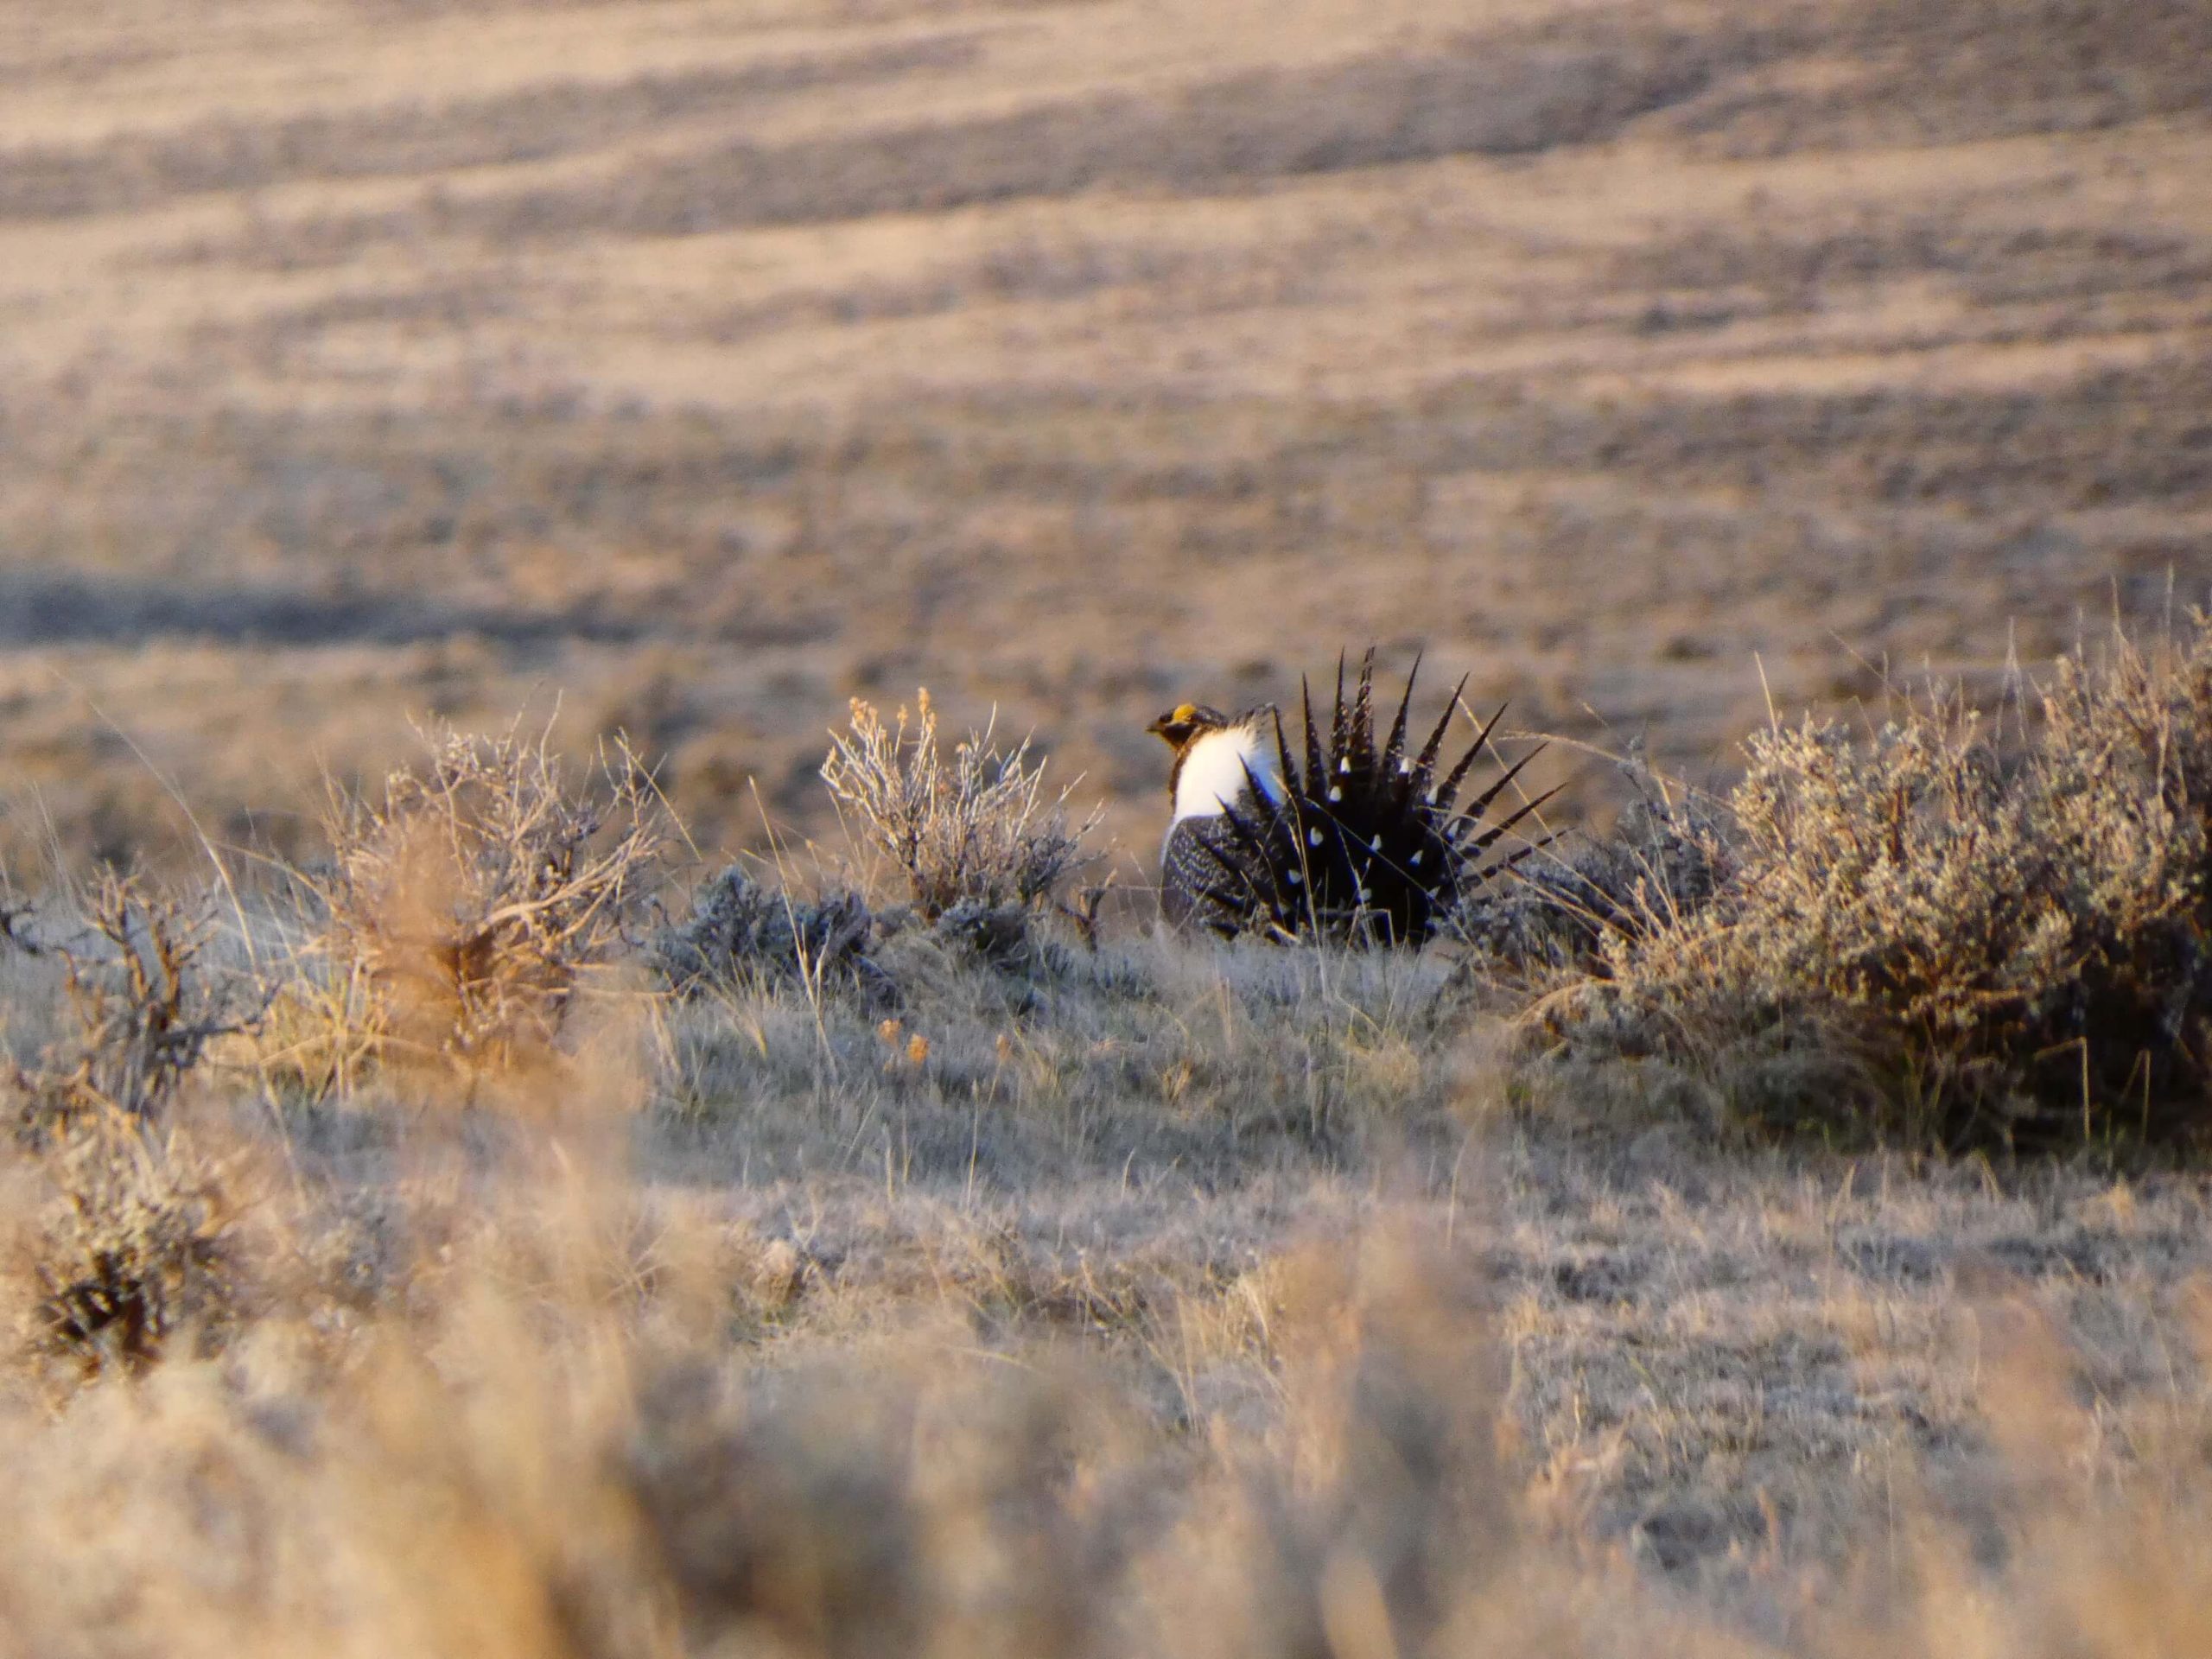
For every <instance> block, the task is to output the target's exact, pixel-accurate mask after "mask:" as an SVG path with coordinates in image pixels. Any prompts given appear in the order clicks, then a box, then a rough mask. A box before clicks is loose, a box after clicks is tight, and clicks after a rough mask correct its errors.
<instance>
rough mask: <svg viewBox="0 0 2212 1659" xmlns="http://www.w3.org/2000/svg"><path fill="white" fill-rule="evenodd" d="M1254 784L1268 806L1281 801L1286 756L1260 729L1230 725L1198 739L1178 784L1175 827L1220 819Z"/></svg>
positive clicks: (1245, 797) (1192, 744) (1249, 793)
mask: <svg viewBox="0 0 2212 1659" xmlns="http://www.w3.org/2000/svg"><path fill="white" fill-rule="evenodd" d="M1255 784H1256V785H1258V786H1259V789H1260V792H1261V793H1262V794H1263V795H1265V796H1266V797H1267V798H1268V799H1269V800H1270V801H1280V800H1281V799H1282V796H1283V784H1282V757H1281V755H1279V754H1278V753H1276V752H1275V747H1274V744H1272V743H1270V742H1268V741H1265V740H1264V739H1263V738H1262V735H1261V733H1260V729H1259V728H1258V727H1257V726H1231V727H1227V728H1224V729H1223V730H1221V731H1217V732H1208V733H1206V734H1205V735H1203V736H1201V737H1198V738H1194V739H1193V740H1192V743H1191V747H1189V748H1188V749H1187V750H1186V751H1185V753H1184V755H1183V769H1182V771H1181V772H1180V773H1179V774H1178V776H1177V778H1176V780H1175V822H1176V823H1181V822H1182V821H1183V820H1184V819H1185V818H1198V817H1218V816H1219V815H1220V813H1221V812H1222V810H1224V808H1227V807H1231V806H1235V805H1236V804H1238V803H1239V802H1241V801H1243V800H1246V799H1248V798H1249V797H1250V795H1251V792H1252V788H1253V785H1255Z"/></svg>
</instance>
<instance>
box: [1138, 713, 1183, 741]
mask: <svg viewBox="0 0 2212 1659" xmlns="http://www.w3.org/2000/svg"><path fill="white" fill-rule="evenodd" d="M1177 729H1178V728H1177V725H1176V721H1175V716H1174V715H1173V714H1165V715H1160V718H1159V719H1157V720H1155V721H1153V722H1152V724H1151V725H1149V726H1147V727H1146V728H1145V730H1147V732H1150V733H1151V734H1153V735H1154V737H1157V738H1160V739H1162V740H1163V741H1166V742H1169V743H1174V742H1177V741H1179V739H1178V738H1177V736H1176V732H1177Z"/></svg>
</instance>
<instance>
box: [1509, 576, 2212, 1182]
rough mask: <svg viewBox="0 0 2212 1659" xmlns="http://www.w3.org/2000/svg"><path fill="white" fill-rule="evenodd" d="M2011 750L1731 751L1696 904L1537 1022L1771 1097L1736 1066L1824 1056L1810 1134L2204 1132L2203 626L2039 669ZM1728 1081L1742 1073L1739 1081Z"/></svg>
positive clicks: (1886, 734) (2208, 883)
mask: <svg viewBox="0 0 2212 1659" xmlns="http://www.w3.org/2000/svg"><path fill="white" fill-rule="evenodd" d="M2036 703H2037V707H2036V709H2033V710H2032V711H2031V712H2032V713H2033V714H2034V715H2035V716H2036V717H2035V718H2034V719H2033V720H2032V721H2030V722H2029V723H2028V727H2027V729H2026V731H2025V733H2024V734H2023V735H2018V736H2014V737H2012V738H2010V739H2000V737H1999V734H1997V733H1996V732H1995V731H1994V730H1993V724H1992V722H1991V721H1988V720H1987V719H1986V718H1984V717H1980V716H1978V715H1976V714H1974V712H1972V711H1970V710H1967V709H1963V708H1961V706H1960V705H1959V704H1958V703H1957V702H1955V700H1953V701H1943V700H1936V701H1934V702H1929V703H1926V704H1923V705H1920V706H1916V707H1913V708H1910V709H1905V710H1904V711H1903V712H1901V713H1899V714H1897V715H1896V716H1895V717H1893V718H1892V719H1891V721H1889V722H1888V723H1887V724H1885V725H1884V726H1882V727H1881V728H1879V729H1878V730H1873V731H1871V732H1867V733H1864V734H1854V733H1853V732H1852V731H1851V730H1849V729H1848V728H1845V727H1843V726H1841V725H1839V724H1836V723H1834V722H1832V721H1807V722H1805V723H1804V724H1802V725H1800V726H1796V727H1794V728H1780V727H1777V728H1774V729H1770V730H1769V731H1767V732H1765V733H1764V734H1760V735H1759V736H1758V737H1757V738H1755V739H1754V740H1753V741H1752V742H1751V757H1750V766H1749V768H1748V770H1747V772H1746V773H1745V778H1744V779H1743V781H1742V782H1741V783H1740V784H1739V785H1738V786H1737V788H1736V789H1735V791H1733V793H1732V797H1731V798H1730V801H1729V808H1730V820H1731V827H1730V828H1729V829H1727V831H1726V834H1725V835H1723V834H1721V833H1719V832H1718V831H1717V830H1716V831H1713V832H1709V839H1710V842H1711V848H1710V855H1711V858H1712V861H1713V865H1714V867H1715V868H1717V869H1719V870H1721V871H1722V872H1724V879H1723V880H1722V882H1721V884H1720V886H1719V887H1718V888H1717V890H1716V892H1715V894H1714V897H1713V902H1712V903H1711V904H1709V905H1708V906H1705V907H1703V908H1701V909H1699V910H1695V911H1693V912H1688V913H1685V914H1683V915H1681V916H1680V917H1678V918H1675V919H1674V920H1673V921H1671V922H1669V923H1668V924H1667V925H1661V926H1656V927H1651V928H1647V929H1643V930H1641V931H1628V930H1620V931H1614V932H1612V933H1611V935H1610V936H1609V937H1608V938H1606V940H1605V943H1604V945H1603V968H1602V970H1601V971H1602V974H1603V976H1604V979H1605V982H1604V983H1602V984H1600V985H1598V986H1594V987H1593V986H1584V987H1580V988H1576V989H1575V990H1574V991H1573V992H1571V993H1569V994H1567V995H1564V996H1561V997H1558V998H1554V1000H1552V1001H1550V1002H1548V1003H1547V1004H1546V1005H1544V1006H1543V1007H1542V1008H1541V1010H1540V1015H1541V1018H1542V1019H1543V1020H1545V1021H1547V1022H1548V1023H1550V1024H1552V1025H1553V1026H1554V1027H1560V1028H1561V1029H1563V1030H1564V1031H1565V1032H1567V1033H1568V1034H1569V1035H1587V1034H1589V1033H1592V1032H1603V1033H1606V1035H1605V1040H1606V1041H1608V1042H1618V1041H1620V1040H1621V1039H1622V1037H1623V1035H1624V1033H1628V1034H1630V1037H1631V1039H1632V1040H1636V1041H1640V1042H1641V1043H1643V1045H1644V1046H1649V1047H1652V1048H1657V1049H1664V1050H1669V1051H1672V1052H1678V1053H1680V1052H1694V1053H1697V1054H1700V1055H1702V1056H1704V1057H1705V1058H1708V1059H1711V1060H1713V1062H1714V1064H1715V1065H1716V1066H1717V1067H1718V1068H1719V1071H1718V1073H1717V1075H1718V1076H1719V1079H1720V1080H1721V1081H1722V1082H1723V1083H1724V1084H1726V1083H1742V1084H1745V1085H1746V1086H1747V1087H1748V1088H1749V1090H1751V1092H1752V1093H1755V1094H1761V1095H1770V1090H1765V1089H1764V1085H1763V1084H1760V1082H1759V1080H1758V1077H1757V1076H1756V1072H1757V1070H1758V1065H1757V1061H1756V1060H1755V1059H1747V1056H1757V1055H1760V1054H1764V1055H1767V1056H1773V1055H1775V1054H1777V1053H1780V1052H1784V1051H1795V1052H1797V1053H1798V1054H1800V1055H1802V1053H1804V1052H1809V1051H1814V1050H1825V1051H1826V1052H1828V1053H1830V1054H1832V1055H1834V1056H1837V1057H1843V1058H1849V1059H1850V1061H1851V1062H1852V1064H1853V1065H1855V1066H1856V1067H1858V1068H1859V1071H1860V1072H1861V1074H1862V1075H1863V1076H1864V1077H1866V1079H1867V1080H1869V1081H1870V1083H1871V1084H1872V1088H1871V1090H1866V1091H1858V1090H1840V1091H1835V1092H1833V1093H1832V1094H1831V1095H1830V1096H1829V1097H1828V1098H1827V1099H1825V1100H1824V1099H1822V1098H1819V1097H1801V1098H1796V1099H1782V1100H1771V1099H1770V1100H1769V1106H1770V1108H1771V1109H1780V1110H1782V1111H1784V1112H1786V1113H1789V1114H1791V1115H1794V1116H1797V1117H1800V1118H1802V1119H1806V1120H1810V1121H1814V1122H1824V1123H1827V1124H1830V1125H1834V1124H1836V1123H1838V1122H1841V1121H1843V1120H1845V1119H1848V1118H1852V1117H1853V1116H1855V1114H1856V1111H1857V1109H1858V1106H1859V1104H1861V1103H1864V1102H1866V1101H1867V1100H1872V1101H1873V1102H1874V1103H1876V1105H1877V1109H1878V1114H1880V1115H1882V1116H1885V1117H1886V1118H1887V1119H1888V1120H1889V1121H1887V1122H1882V1123H1876V1124H1851V1125H1847V1126H1848V1127H1858V1128H1888V1129H1901V1130H1903V1131H1904V1132H1905V1133H1907V1134H1908V1135H1910V1136H1912V1137H1914V1138H1926V1139H1933V1140H1936V1141H1942V1142H1945V1143H1950V1144H1961V1143H1966V1142H1973V1141H1999V1142H2003V1143H2008V1144H2018V1143H2020V1142H2022V1141H2050V1140H2054V1139H2060V1138H2075V1137H2087V1138H2103V1137H2107V1136H2109V1135H2114V1134H2123V1133H2126V1134H2138V1135H2152V1136H2166V1135H2201V1134H2202V1133H2203V1132H2204V1131H2206V1130H2207V1129H2212V1113H2208V1111H2207V1106H2208V1101H2207V1096H2206V1089H2207V1084H2208V1082H2212V1069H2208V1055H2209V1054H2212V840H2208V830H2209V829H2212V817H2209V816H2208V815H2212V628H2208V627H2207V626H2206V625H2205V623H2204V621H2203V620H2202V619H2199V620H2197V621H2196V623H2195V624H2194V625H2193V626H2191V628H2190V631H2189V632H2188V633H2186V634H2185V635H2184V636H2183V637H2182V638H2181V639H2177V640H2174V641H2171V642H2168V643H2166V644H2164V645H2161V646H2160V647H2159V648H2158V649H2157V650H2155V651H2152V652H2145V651H2142V650H2140V649H2139V648H2138V647H2137V646H2135V645H2133V644H2132V643H2131V642H2129V641H2127V640H2126V639H2115V641H2114V642H2113V645H2112V647H2111V649H2110V650H2109V652H2107V653H2106V654H2104V655H2103V656H2102V657H2101V658H2098V659H2094V660H2093V659H2091V658H2088V656H2086V655H2081V654H2077V655H2075V656H2073V657H2069V658H2066V659H2064V660H2063V661H2062V662H2060V663H2059V664H2058V665H2057V668H2056V671H2055V673H2054V675H2053V677H2052V678H2051V680H2050V683H2049V684H2048V685H2047V686H2044V688H2042V689H2041V690H2040V694H2039V696H2037V699H2036ZM1746 1067H1748V1068H1749V1069H1748V1070H1746V1069H1745V1068H1746Z"/></svg>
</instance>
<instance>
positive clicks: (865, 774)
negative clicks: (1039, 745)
mask: <svg viewBox="0 0 2212 1659" xmlns="http://www.w3.org/2000/svg"><path fill="white" fill-rule="evenodd" d="M916 708H917V709H918V711H919V712H918V714H917V715H914V716H913V717H912V720H911V723H910V719H909V716H908V715H907V712H906V709H899V712H898V715H897V716H896V721H895V723H894V724H893V725H888V726H887V725H886V724H885V723H884V721H883V716H882V715H881V714H880V713H879V712H878V711H877V709H875V707H874V704H872V703H868V702H862V701H861V700H860V699H859V698H857V697H855V699H854V700H853V704H852V723H851V726H850V728H849V729H848V730H847V731H845V732H842V733H835V734H832V736H831V747H830V750H829V757H828V758H827V759H826V760H823V763H822V779H823V782H824V783H826V784H827V785H829V792H830V794H831V795H832V796H834V797H835V798H836V802H837V805H838V809H839V810H840V812H841V813H842V814H843V815H845V817H846V822H847V823H848V825H849V827H850V828H852V829H854V831H855V833H856V834H857V835H858V836H859V837H860V838H861V841H862V842H865V843H866V844H867V845H868V846H869V847H870V848H872V849H874V850H875V851H877V852H879V853H880V854H882V855H884V856H885V857H887V859H889V860H890V861H891V864H892V866H893V868H895V869H896V870H898V871H899V874H900V875H901V877H902V878H903V880H905V883H906V888H907V892H908V896H909V898H911V899H912V902H913V905H914V906H915V908H916V909H917V910H918V911H920V912H921V913H922V915H923V917H924V918H925V919H926V920H929V921H931V922H934V921H936V920H937V919H938V918H939V917H940V916H942V915H944V913H945V912H947V911H949V910H950V909H952V908H953V907H954V906H957V905H959V904H962V903H963V901H964V902H968V903H972V904H976V905H980V906H984V907H986V908H990V907H995V906H1005V905H1021V906H1032V905H1039V904H1042V903H1045V902H1046V901H1047V900H1049V899H1051V898H1052V895H1053V893H1054V891H1055V890H1056V889H1057V888H1058V887H1059V886H1060V885H1061V884H1062V883H1063V882H1064V881H1065V880H1067V878H1068V877H1069V876H1071V875H1072V874H1074V873H1075V872H1076V871H1077V870H1078V869H1080V868H1082V867H1083V866H1084V865H1085V864H1087V863H1089V862H1090V860H1091V858H1092V856H1093V855H1090V854H1089V853H1086V852H1085V851H1084V845H1083V842H1084V837H1085V836H1087V835H1089V834H1090V831H1091V830H1092V829H1095V828H1096V826H1097V823H1098V817H1099V815H1098V814H1097V813H1096V812H1094V813H1092V815H1091V816H1090V817H1088V818H1086V819H1085V820H1084V821H1083V822H1082V823H1079V824H1077V825H1074V826H1073V827H1071V826H1070V824H1069V823H1068V818H1067V810H1066V808H1067V799H1068V796H1069V794H1070V793H1071V791H1073V789H1074V787H1075V784H1074V783H1070V784H1068V785H1065V787H1063V788H1062V789H1061V790H1060V791H1059V792H1058V794H1056V795H1052V796H1050V797H1047V796H1046V793H1045V768H1046V762H1044V761H1043V760H1039V761H1037V762H1035V763H1034V764H1031V762H1030V760H1029V741H1028V740H1027V738H1025V739H1023V740H1022V741H1021V742H1020V743H1019V744H1018V745H1016V746H1015V747H1014V748H1013V749H1011V750H1003V749H1001V748H999V747H997V746H996V745H995V743H994V742H993V741H992V732H991V728H988V727H987V728H985V729H984V730H982V731H981V732H970V733H969V734H968V735H967V737H965V738H964V739H963V740H962V741H959V742H958V743H956V744H955V745H954V746H953V749H952V753H951V755H950V758H948V757H947V756H946V755H945V754H944V751H943V750H942V749H941V748H940V747H939V746H938V715H937V709H936V706H935V705H934V704H933V703H931V701H930V695H929V693H928V692H927V691H926V690H925V691H923V692H921V693H920V694H919V695H918V697H917V699H916ZM1077 781H1078V782H1079V781H1080V780H1079V779H1078V780H1077Z"/></svg>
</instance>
